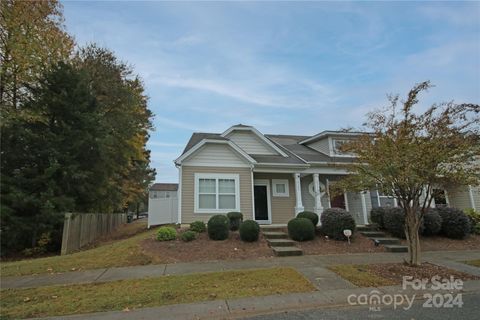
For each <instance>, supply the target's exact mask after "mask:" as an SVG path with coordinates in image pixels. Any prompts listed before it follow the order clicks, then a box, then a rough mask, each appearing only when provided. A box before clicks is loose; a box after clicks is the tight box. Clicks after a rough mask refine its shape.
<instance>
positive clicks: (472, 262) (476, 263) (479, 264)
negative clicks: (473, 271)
mask: <svg viewBox="0 0 480 320" xmlns="http://www.w3.org/2000/svg"><path fill="white" fill-rule="evenodd" d="M465 263H466V264H469V265H471V266H474V267H479V268H480V259H479V260H470V261H465Z"/></svg>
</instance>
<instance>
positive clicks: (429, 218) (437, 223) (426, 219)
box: [423, 209, 442, 236]
mask: <svg viewBox="0 0 480 320" xmlns="http://www.w3.org/2000/svg"><path fill="white" fill-rule="evenodd" d="M441 230H442V217H441V216H440V214H439V213H438V211H437V210H436V209H429V210H428V211H427V213H425V215H424V216H423V235H424V236H434V235H437V234H439V233H440V231H441Z"/></svg>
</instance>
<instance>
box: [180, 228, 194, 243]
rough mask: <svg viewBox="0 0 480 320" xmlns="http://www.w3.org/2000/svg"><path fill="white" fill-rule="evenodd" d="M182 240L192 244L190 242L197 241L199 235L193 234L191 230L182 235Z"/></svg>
mask: <svg viewBox="0 0 480 320" xmlns="http://www.w3.org/2000/svg"><path fill="white" fill-rule="evenodd" d="M181 238H182V240H183V241H185V242H190V241H192V240H195V239H196V238H197V233H196V232H193V231H191V230H188V231H185V232H184V233H182V236H181Z"/></svg>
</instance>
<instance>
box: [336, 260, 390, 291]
mask: <svg viewBox="0 0 480 320" xmlns="http://www.w3.org/2000/svg"><path fill="white" fill-rule="evenodd" d="M368 267H369V266H368V265H353V264H345V265H338V266H332V267H328V269H330V270H332V271H333V272H335V273H336V274H338V275H339V276H340V277H342V278H344V279H345V280H348V281H350V282H351V283H353V284H354V285H356V286H358V287H380V286H390V285H394V284H396V283H395V282H394V281H392V280H390V279H386V278H384V277H381V276H378V275H376V274H374V273H372V272H371V271H370V270H369V268H368Z"/></svg>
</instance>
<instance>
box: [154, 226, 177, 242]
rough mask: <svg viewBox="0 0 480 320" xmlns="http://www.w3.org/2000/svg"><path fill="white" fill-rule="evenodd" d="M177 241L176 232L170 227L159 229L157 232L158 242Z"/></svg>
mask: <svg viewBox="0 0 480 320" xmlns="http://www.w3.org/2000/svg"><path fill="white" fill-rule="evenodd" d="M175 239H177V230H175V228H172V227H160V229H158V231H157V240H158V241H171V240H175Z"/></svg>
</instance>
